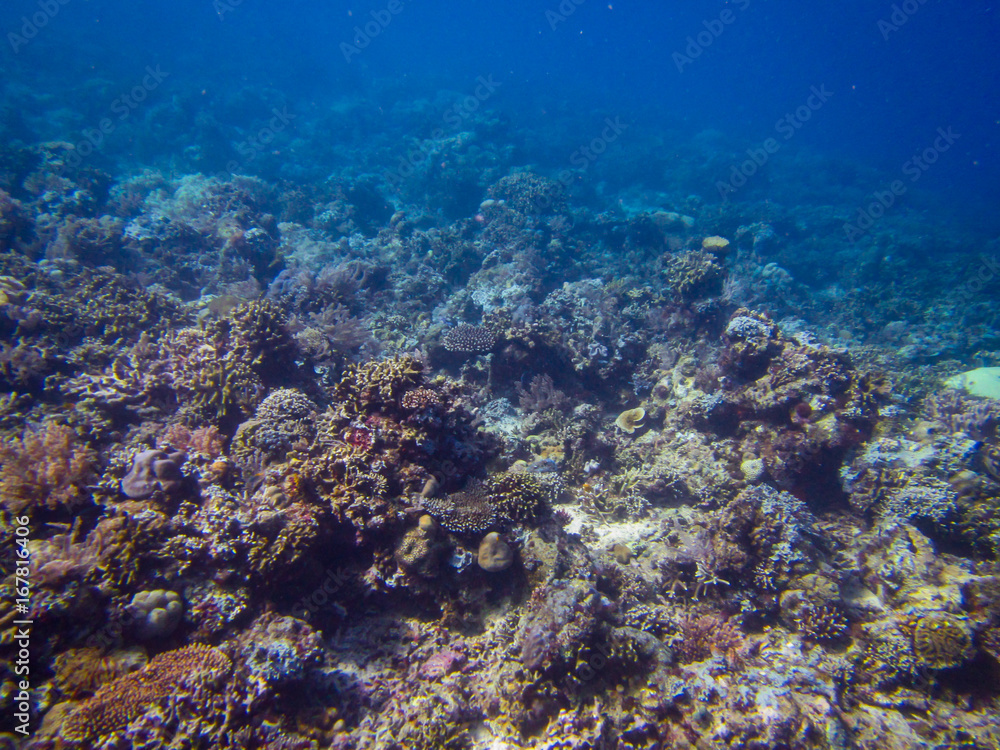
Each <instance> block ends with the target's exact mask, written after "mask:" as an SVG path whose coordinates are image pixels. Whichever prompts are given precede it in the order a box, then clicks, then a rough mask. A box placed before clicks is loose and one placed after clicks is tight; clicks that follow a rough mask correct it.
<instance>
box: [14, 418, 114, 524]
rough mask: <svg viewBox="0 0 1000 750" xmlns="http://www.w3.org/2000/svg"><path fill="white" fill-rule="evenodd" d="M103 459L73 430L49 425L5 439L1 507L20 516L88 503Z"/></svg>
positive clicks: (46, 422) (52, 422)
mask: <svg viewBox="0 0 1000 750" xmlns="http://www.w3.org/2000/svg"><path fill="white" fill-rule="evenodd" d="M96 459H97V454H96V453H95V452H94V451H93V450H92V449H90V448H88V447H87V446H85V445H82V444H81V443H80V441H79V439H78V438H77V436H76V433H75V432H74V431H73V430H72V429H71V428H70V427H68V426H66V425H64V424H59V423H58V422H56V421H54V420H51V419H50V420H46V421H45V422H43V423H42V425H40V426H38V427H32V426H31V425H28V426H26V427H25V428H24V430H23V431H22V432H21V434H20V435H12V434H10V433H8V434H7V435H6V436H4V437H3V438H2V439H0V504H2V505H3V507H5V508H7V509H8V510H10V511H12V512H14V513H21V512H23V511H26V510H30V509H32V508H34V507H45V508H53V509H55V508H71V509H72V508H74V507H77V506H79V505H82V504H84V503H86V502H87V501H88V499H89V495H88V493H87V491H86V485H87V483H88V482H90V481H91V480H92V479H93V478H94V468H95V464H96Z"/></svg>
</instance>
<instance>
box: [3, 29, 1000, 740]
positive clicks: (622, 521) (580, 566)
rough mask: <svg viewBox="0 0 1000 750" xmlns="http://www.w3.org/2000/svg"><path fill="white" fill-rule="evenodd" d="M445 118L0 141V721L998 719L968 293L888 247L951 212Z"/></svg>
mask: <svg viewBox="0 0 1000 750" xmlns="http://www.w3.org/2000/svg"><path fill="white" fill-rule="evenodd" d="M389 20H391V19H389ZM386 23H388V20H387V21H386ZM381 29H382V27H380V30H381ZM350 52H351V54H354V53H353V51H350ZM359 106H361V105H359ZM358 116H361V113H358ZM420 116H424V117H426V118H427V119H428V122H429V126H430V125H433V124H434V122H435V117H434V116H433V113H432V112H426V113H424V114H423V115H421V114H420V113H419V111H418V110H416V109H415V110H414V111H413V112H412V113H410V114H409V115H407V117H420ZM462 126H463V127H465V128H468V133H466V134H464V135H454V134H444V135H440V137H438V138H436V139H432V140H429V141H426V142H424V144H423V146H422V147H421V148H422V149H424V151H422V152H421V158H420V159H419V160H417V161H416V162H415V163H412V164H409V163H408V164H407V170H406V174H405V175H403V174H398V173H396V172H392V171H391V170H393V163H394V161H395V160H396V158H397V156H398V154H393V153H391V152H389V151H385V152H384V153H383V152H379V151H378V148H376V146H380V145H381V144H376V146H373V147H372V150H371V152H370V153H367V155H366V154H365V152H364V150H363V146H358V149H359V152H358V155H357V157H356V158H355V159H354V161H356V162H358V163H360V162H362V161H364V160H365V159H366V158H369V159H370V161H369V162H368V163H370V164H372V165H377V164H378V163H379V162H378V159H380V158H381V159H383V160H384V166H385V168H386V170H387V172H386V175H387V176H385V179H382V178H380V177H378V176H377V175H375V174H374V173H366V174H359V173H351V172H350V171H348V170H345V171H343V173H340V174H336V175H334V176H333V177H330V178H329V179H328V180H326V181H322V180H320V181H302V182H301V183H296V182H295V181H293V180H287V179H280V180H279V179H264V178H262V177H254V176H246V175H243V174H239V173H237V174H221V175H216V176H214V177H211V176H206V175H205V174H195V173H194V172H195V171H196V170H191V172H190V173H187V174H168V173H165V172H159V171H156V170H153V169H145V170H142V171H136V170H133V171H132V172H125V173H122V174H120V175H117V176H116V175H113V174H111V173H108V172H105V171H102V170H101V169H98V168H97V167H96V166H93V165H91V164H90V163H88V162H87V161H83V163H82V164H74V163H73V162H74V161H75V160H74V159H71V158H70V157H71V156H72V154H71V153H70V152H69V151H68V150H67V145H66V144H62V143H58V142H51V143H43V144H40V145H34V146H23V147H15V146H9V147H8V146H5V147H4V149H3V151H2V158H0V188H2V189H0V249H2V251H3V252H2V254H0V335H2V343H0V381H2V391H3V395H2V397H0V493H2V514H3V516H2V520H3V527H4V529H9V530H10V533H9V534H8V533H5V534H4V537H3V542H2V552H3V554H2V563H3V578H2V584H0V589H2V593H3V596H2V597H0V648H2V653H3V656H4V659H5V661H4V663H3V666H2V667H0V679H2V682H0V702H2V705H3V707H4V717H5V718H4V721H5V722H7V723H6V724H5V725H4V726H3V727H2V729H3V731H4V732H6V733H7V734H5V735H4V738H5V739H4V740H3V743H4V744H3V746H4V747H14V746H16V747H18V748H31V749H32V750H49V749H53V750H54V749H55V748H81V749H84V748H95V749H97V748H100V749H104V750H119V749H121V748H144V749H146V748H149V749H151V748H161V747H162V748H203V749H205V750H211V749H218V750H230V749H235V748H261V749H264V748H273V749H275V750H277V749H279V748H280V749H282V750H299V749H301V750H309V749H312V748H317V749H318V748H332V749H334V750H355V749H357V750H364V749H368V748H378V749H384V750H432V749H440V748H445V749H447V750H463V749H466V750H476V749H482V750H500V749H509V750H514V749H515V748H527V749H530V750H543V749H544V750H554V749H555V748H584V749H586V748H591V749H593V750H616V749H618V748H621V749H622V750H626V749H632V748H634V749H639V748H649V749H656V748H663V749H664V750H667V749H671V750H672V749H674V748H676V749H678V750H680V749H688V748H761V749H763V748H789V749H796V748H803V749H805V748H816V749H820V750H822V749H827V748H829V749H831V750H832V749H834V748H876V747H877V748H911V747H935V748H959V747H962V748H970V749H972V748H995V747H997V746H998V745H1000V661H998V660H1000V563H998V556H1000V401H998V400H997V398H998V397H1000V389H998V388H997V382H998V378H997V373H998V372H1000V370H998V368H997V365H998V364H1000V350H997V348H996V346H997V344H996V342H997V340H998V338H997V333H996V330H997V329H996V318H995V310H993V308H992V307H991V305H992V304H993V302H991V300H990V298H989V296H988V290H986V291H983V285H982V284H980V285H979V287H978V288H977V289H970V288H969V287H968V285H967V284H963V283H962V279H963V278H966V277H963V276H962V274H966V276H967V275H968V274H969V273H972V274H975V272H976V271H975V269H972V270H971V271H970V270H969V269H967V268H959V267H958V265H959V264H953V265H952V266H949V269H948V270H946V271H944V272H942V271H941V269H939V268H937V269H936V268H933V267H931V266H930V265H925V266H921V265H920V264H919V262H918V261H917V260H916V259H917V258H920V257H923V256H922V255H921V253H922V251H921V250H920V247H921V243H927V244H928V246H930V245H934V246H935V247H940V246H944V245H948V246H955V247H958V246H961V245H962V244H963V242H964V241H965V239H966V238H964V237H963V236H961V234H960V233H959V234H955V233H954V232H953V231H952V230H950V229H943V228H937V229H936V228H934V227H933V226H929V225H927V224H926V223H921V222H924V221H925V220H924V219H921V218H919V217H916V216H914V215H911V214H909V213H907V212H906V211H900V212H899V213H898V214H895V215H891V216H887V217H886V218H885V219H884V221H885V222H886V223H885V224H884V225H883V230H882V231H892V232H895V233H896V234H897V235H898V237H899V238H900V239H899V241H898V244H900V245H902V244H906V243H909V245H911V246H912V248H914V249H913V254H912V255H911V256H910V257H909V258H905V257H903V258H900V259H899V260H898V261H897V260H893V259H892V258H891V257H889V255H888V254H887V253H886V252H884V251H881V252H876V253H875V255H873V256H871V257H869V258H868V259H867V260H864V261H863V262H862V261H858V262H856V263H855V262H853V261H850V260H847V258H849V257H850V256H849V254H850V253H853V252H857V251H856V250H854V249H852V247H853V246H851V245H850V244H849V243H848V242H847V240H846V239H840V237H841V235H838V234H837V233H838V231H839V227H840V224H839V223H838V216H843V215H844V211H843V210H841V209H842V208H843V206H840V207H829V208H818V209H811V210H810V211H803V212H800V213H796V210H795V209H792V208H786V207H783V205H782V203H781V200H780V196H779V198H778V199H776V200H772V201H768V202H766V203H765V202H757V201H756V199H755V198H753V197H752V193H751V194H748V195H747V197H745V198H744V197H743V196H742V194H741V196H739V197H738V198H733V199H731V200H729V201H727V202H724V203H721V204H714V203H713V204H709V203H705V202H703V201H701V200H700V199H697V198H695V197H687V198H685V197H683V195H684V194H683V193H681V192H679V190H678V192H676V193H656V192H652V191H641V190H638V189H635V188H629V187H627V186H625V182H624V180H623V179H621V180H617V179H616V178H615V172H614V168H613V167H611V166H608V165H609V164H612V163H613V162H608V163H607V164H605V165H604V169H606V170H608V173H609V176H608V180H607V181H606V182H602V183H601V186H600V189H597V188H596V187H594V186H591V187H585V186H584V187H581V184H582V183H580V182H579V181H577V180H575V179H573V180H570V179H567V180H563V179H560V178H559V177H558V175H554V174H552V173H545V172H544V170H533V169H528V168H524V167H522V166H520V165H519V162H518V161H517V156H516V154H515V153H514V152H513V151H511V150H510V149H507V148H506V147H504V146H503V145H497V144H500V143H502V140H503V139H498V140H492V141H491V140H489V139H487V138H485V137H480V138H478V140H477V139H475V138H473V135H472V134H474V133H480V134H482V133H487V132H491V129H495V128H497V127H500V125H498V123H497V121H496V119H495V114H493V113H491V112H489V111H487V110H486V109H485V108H483V109H477V110H475V111H469V112H465V113H464V114H463V123H462ZM296 127H298V128H299V129H300V130H308V127H309V125H308V124H307V123H304V122H301V121H300V122H299V123H298V124H297V125H296ZM428 132H431V130H429V131H428ZM300 135H301V136H302V137H305V136H304V135H302V134H300ZM510 137H511V138H515V137H517V135H516V134H512V135H511V136H510ZM702 148H706V149H707V148H708V147H707V146H705V145H704V144H703V145H702ZM623 149H624V150H623V152H622V155H620V156H618V157H615V158H619V159H622V160H623V163H624V162H627V161H628V159H630V158H634V159H635V160H637V161H638V160H639V159H640V156H639V155H637V154H629V152H628V146H627V144H626V145H624V146H623ZM691 149H692V150H691V152H690V153H688V154H687V156H681V157H678V159H680V160H681V162H679V163H677V164H675V166H674V171H675V172H676V174H677V178H676V179H677V181H678V185H681V184H683V179H684V177H683V175H684V174H685V170H686V169H687V170H695V169H696V165H697V164H698V163H701V162H703V161H706V160H707V159H706V158H703V156H704V155H703V154H699V153H698V152H697V147H695V146H692V147H691ZM424 152H426V154H427V155H429V156H428V158H424V156H423V154H424ZM259 158H260V159H264V158H266V157H265V156H264V155H261V156H260V157H259ZM289 158H290V159H291V158H295V157H291V156H290V157H289ZM300 158H302V159H305V158H306V157H304V156H303V157H300ZM685 159H686V160H687V162H686V163H685V162H684V160H685ZM626 166H627V165H626ZM776 168H781V167H780V165H779V167H776ZM622 169H626V167H622ZM432 172H433V174H432ZM390 178H391V179H390ZM794 179H795V175H794V174H792V175H789V176H788V184H794ZM845 201H846V203H848V204H849V203H850V200H848V199H845ZM817 237H825V238H830V237H834V238H835V239H824V240H816V239H811V238H817ZM830 256H838V257H840V258H842V259H844V260H843V263H842V265H844V266H846V267H845V268H840V269H834V270H833V271H830V273H831V274H834V273H840V274H842V276H840V277H839V280H838V279H836V278H834V276H829V275H828V276H826V277H820V276H813V278H807V277H808V275H809V273H810V271H809V269H810V268H811V267H814V266H820V265H823V264H824V263H825V262H826V261H827V259H828V258H829V257H830ZM875 256H878V257H875ZM893 263H898V264H900V265H899V266H898V267H897V268H895V270H894V268H891V267H890V268H887V267H886V266H887V265H888V266H892V264H893ZM827 265H829V264H828V263H827ZM874 266H878V267H877V268H875V267H874ZM896 271H898V273H897V272H896ZM948 274H951V275H950V276H949V275H948ZM935 283H937V284H938V285H937V286H935ZM918 295H924V298H923V301H922V302H921V303H920V304H919V305H917V304H916V303H914V302H913V301H912V299H913V298H914V296H918ZM922 311H929V312H926V314H925V313H924V312H922ZM966 370H967V371H968V372H963V371H966ZM26 633H30V638H27V637H26V635H25V634H26ZM29 666H30V670H29Z"/></svg>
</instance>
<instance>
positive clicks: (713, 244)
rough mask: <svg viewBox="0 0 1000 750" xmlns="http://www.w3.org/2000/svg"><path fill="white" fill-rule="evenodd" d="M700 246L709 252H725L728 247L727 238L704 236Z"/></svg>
mask: <svg viewBox="0 0 1000 750" xmlns="http://www.w3.org/2000/svg"><path fill="white" fill-rule="evenodd" d="M701 247H702V249H703V250H709V251H710V252H725V251H726V250H728V249H729V240H727V239H726V238H725V237H718V236H712V237H706V238H705V239H703V240H702V241H701Z"/></svg>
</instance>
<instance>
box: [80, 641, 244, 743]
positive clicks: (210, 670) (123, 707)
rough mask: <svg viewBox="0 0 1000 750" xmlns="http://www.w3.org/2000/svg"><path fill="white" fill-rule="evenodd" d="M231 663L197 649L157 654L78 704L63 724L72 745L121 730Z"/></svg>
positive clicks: (215, 653)
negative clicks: (144, 713) (156, 705)
mask: <svg viewBox="0 0 1000 750" xmlns="http://www.w3.org/2000/svg"><path fill="white" fill-rule="evenodd" d="M231 668H232V660H231V659H230V658H229V657H228V656H226V655H225V654H224V653H223V652H222V651H219V650H218V649H216V648H212V647H211V646H205V645H202V644H198V645H195V646H184V647H183V648H179V649H175V650H173V651H167V652H166V653H163V654H160V655H159V656H157V657H156V658H154V659H153V660H152V661H150V662H149V664H147V665H146V666H145V667H143V668H142V669H140V670H139V671H138V672H132V673H131V674H127V675H124V676H122V677H118V678H116V679H114V680H112V681H111V682H109V683H107V684H105V685H104V686H102V687H101V688H100V689H99V690H98V691H97V692H96V693H94V695H93V697H91V698H89V699H87V700H86V701H84V702H83V703H81V704H80V705H79V706H78V707H77V708H76V710H75V711H73V713H72V714H71V715H70V716H69V717H67V719H66V722H65V724H63V727H62V730H63V737H64V738H65V739H66V740H68V741H70V742H80V743H90V742H94V741H97V740H99V739H101V738H106V737H109V736H111V735H112V734H115V733H118V732H122V731H124V730H125V729H126V728H127V727H128V725H129V723H130V722H132V721H133V720H135V719H136V718H138V717H139V716H141V715H142V714H143V712H144V711H145V710H146V709H147V708H148V707H149V705H150V704H151V703H153V702H156V701H160V700H163V699H164V698H167V697H169V696H171V695H173V694H175V693H176V692H177V691H178V690H179V689H180V688H185V687H186V688H189V689H196V688H198V687H200V686H203V685H206V684H209V683H211V682H213V681H215V680H218V679H220V678H221V677H223V676H225V675H226V674H227V673H228V672H229V670H230V669H231Z"/></svg>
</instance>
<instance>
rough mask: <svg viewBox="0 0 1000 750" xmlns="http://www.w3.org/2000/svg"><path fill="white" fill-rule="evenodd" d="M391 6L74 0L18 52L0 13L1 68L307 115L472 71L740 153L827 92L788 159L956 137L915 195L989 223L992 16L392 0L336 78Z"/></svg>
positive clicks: (539, 105) (945, 0)
mask: <svg viewBox="0 0 1000 750" xmlns="http://www.w3.org/2000/svg"><path fill="white" fill-rule="evenodd" d="M228 1H231V0H227V2H228ZM387 4H388V0H371V1H367V0H366V1H365V2H350V3H341V2H320V1H319V0H284V1H283V2H280V3H279V2H264V0H243V2H242V3H241V4H240V5H239V6H238V7H235V8H234V9H233V10H232V11H231V12H223V13H222V16H221V17H220V14H219V13H218V9H217V8H216V7H213V2H212V0H171V1H170V2H166V1H157V2H153V1H151V0H147V1H144V2H125V1H124V0H90V1H89V2H88V0H69V2H68V3H67V5H65V6H62V7H60V10H59V13H58V14H57V15H56V16H55V17H54V18H52V20H51V22H50V23H49V24H48V26H47V27H46V28H45V29H43V30H42V31H41V32H40V34H39V35H38V37H37V38H36V39H35V40H33V41H32V42H31V43H29V44H28V45H26V46H25V47H24V48H23V49H22V50H21V51H20V52H19V53H18V54H17V55H14V54H12V52H11V49H10V46H9V44H7V43H6V36H7V34H8V32H11V31H13V32H15V33H16V32H17V31H18V29H19V27H20V25H21V23H20V21H19V18H20V17H21V16H22V15H23V14H25V13H29V14H30V13H31V12H33V11H36V10H37V9H38V3H37V2H23V1H21V0H16V1H13V2H12V1H11V0H6V2H4V4H3V8H2V9H0V30H2V32H3V35H4V37H5V40H4V44H3V52H2V53H0V66H2V67H3V73H4V77H5V78H6V79H8V80H28V81H30V80H32V78H31V76H32V74H35V73H48V74H50V78H51V77H52V75H55V76H56V77H58V78H59V79H60V80H62V81H65V83H66V84H67V85H70V86H81V85H86V84H85V82H86V81H87V80H88V79H90V78H94V77H104V78H111V79H117V78H120V79H121V80H123V81H130V80H134V79H135V78H136V77H137V76H141V71H142V69H143V68H144V66H145V65H147V64H151V63H159V64H161V65H162V66H163V67H164V68H165V69H167V70H168V71H170V73H171V75H172V81H171V82H172V84H173V85H189V86H191V85H193V86H199V87H202V88H204V89H205V95H206V96H208V97H211V96H213V95H215V94H217V93H219V92H220V91H222V90H224V89H226V88H229V87H237V86H247V85H249V86H254V85H259V86H261V87H269V88H274V89H279V90H280V91H282V92H283V93H284V94H285V95H287V96H288V97H289V99H291V100H293V101H303V102H309V101H312V102H315V101H322V100H325V99H327V98H328V97H336V96H338V95H340V94H342V93H344V92H353V93H356V94H357V93H360V94H364V93H365V92H366V90H367V87H369V86H370V85H371V82H372V81H373V80H377V79H381V78H384V77H395V78H398V79H400V80H401V81H402V82H403V83H404V84H407V85H408V86H410V87H412V91H413V93H414V95H420V94H425V95H432V94H433V90H434V88H433V87H434V86H445V85H448V86H452V87H454V88H456V89H458V90H471V88H472V87H473V85H474V81H475V79H476V78H477V76H479V75H488V74H492V75H493V76H494V77H495V78H496V80H498V81H500V82H502V84H503V85H502V88H501V91H500V92H499V95H498V96H496V97H495V99H493V100H492V101H491V102H490V104H491V105H492V106H497V107H501V108H507V109H509V110H510V111H511V112H513V113H521V114H525V113H529V114H534V115H536V116H537V115H539V114H541V113H544V111H546V109H547V108H551V107H562V108H567V109H571V110H575V111H579V112H580V113H587V112H589V111H591V110H593V111H595V112H596V111H600V112H602V113H606V112H609V111H610V112H615V113H621V115H622V116H623V118H626V119H627V120H629V121H637V120H642V121H644V122H646V123H649V122H656V121H657V120H659V121H662V122H663V123H665V124H669V126H670V127H671V128H674V129H676V128H678V127H679V128H681V129H683V130H686V131H687V132H689V133H691V134H694V133H697V132H698V131H700V130H703V129H714V130H718V131H721V132H723V133H724V134H726V135H727V136H730V137H734V138H738V139H743V140H745V141H746V143H747V145H751V144H754V143H759V142H760V141H762V140H763V139H764V138H766V137H768V136H769V135H772V134H773V132H774V123H775V121H776V120H777V119H778V118H779V117H781V116H782V115H783V114H785V113H786V112H788V111H791V110H793V109H794V108H795V107H797V106H798V105H800V104H802V103H804V102H805V100H806V98H807V96H808V93H809V89H810V87H811V86H814V85H816V86H818V85H821V84H822V85H825V86H826V87H827V88H828V89H830V90H831V91H833V93H834V96H833V97H832V99H831V100H830V102H829V103H827V104H826V105H825V106H824V107H823V108H822V109H821V110H820V111H819V112H817V113H816V114H815V115H814V116H813V118H812V119H811V120H810V122H809V123H807V124H806V126H805V127H803V128H802V129H801V131H799V132H798V133H797V135H796V136H795V139H794V140H795V144H796V146H807V147H813V148H815V149H817V150H820V151H822V152H825V153H828V154H832V155H838V156H844V157H847V158H850V159H857V160H861V161H863V162H865V163H867V164H870V165H873V166H876V167H878V168H880V169H882V170H884V171H885V172H886V175H887V176H893V175H898V174H899V172H900V170H901V166H902V164H903V162H904V161H905V160H906V159H908V158H909V157H910V156H912V155H913V154H914V153H916V152H918V151H920V150H922V149H924V148H925V147H927V146H929V145H930V144H931V143H932V142H933V140H934V137H935V131H936V130H937V128H939V127H949V126H950V127H952V128H953V129H954V130H955V131H956V132H958V133H959V134H961V139H960V140H959V142H958V144H957V145H956V147H955V148H954V149H952V150H951V151H950V152H949V153H948V154H945V155H944V156H943V157H942V159H941V160H940V161H939V162H938V164H936V165H935V166H934V168H933V169H931V170H930V171H929V172H928V173H927V175H926V176H925V177H924V178H923V179H922V181H921V187H923V188H928V189H947V190H948V196H949V198H950V199H951V200H954V201H955V202H958V203H965V204H969V205H973V204H978V205H979V206H980V207H981V210H984V211H985V210H988V207H990V206H991V205H993V206H995V205H996V204H997V202H998V201H1000V152H998V129H1000V106H998V104H1000V97H998V94H997V92H998V83H1000V54H998V53H997V45H998V42H1000V23H998V13H997V9H996V7H995V3H990V2H985V1H984V0H963V2H958V0H927V2H926V3H924V4H923V5H919V7H918V10H917V11H916V12H915V13H914V14H913V15H912V17H910V18H909V20H908V21H907V22H906V24H905V25H903V26H902V27H901V28H900V29H899V30H898V31H897V32H894V33H891V34H890V36H889V38H888V39H884V38H883V33H882V32H881V31H880V30H879V28H878V25H877V24H878V21H879V19H888V18H889V17H890V14H891V12H892V6H893V3H892V2H888V1H885V2H871V1H870V0H841V1H840V2H837V3H808V4H804V3H801V2H792V1H791V0H787V1H786V0H770V1H768V0H749V1H748V2H746V1H745V0H744V1H741V2H733V3H719V2H695V1H690V2H662V3H660V2H657V3H654V2H637V1H636V0H615V1H614V2H612V3H606V2H603V3H602V2H597V0H584V1H583V2H582V4H581V5H579V6H573V5H572V3H569V2H567V3H564V5H563V7H564V8H565V7H574V8H575V10H574V12H573V13H572V14H571V15H569V16H568V18H567V20H566V21H565V22H563V23H560V24H558V26H557V27H556V28H555V29H552V28H551V27H550V23H549V21H548V20H547V18H546V11H547V10H553V11H558V9H559V3H558V2H556V1H555V0H549V1H547V2H546V1H542V0H538V1H537V2H530V1H528V0H507V1H506V2H503V3H499V2H489V3H487V2H476V1H475V0H464V1H463V2H453V1H450V0H449V1H446V2H440V1H437V2H431V0H402V4H403V10H402V12H401V13H399V14H398V15H396V16H394V17H393V19H392V22H391V23H390V24H389V25H388V26H387V27H386V28H385V29H384V30H383V31H382V33H381V34H380V35H379V37H378V38H376V39H374V40H373V41H372V43H371V44H370V45H369V46H368V47H367V48H366V49H365V50H364V51H363V53H362V54H360V55H358V56H357V57H356V58H355V59H354V60H353V61H352V62H351V63H350V64H348V63H346V62H345V60H344V58H343V55H342V54H341V51H340V44H341V43H342V42H350V41H351V39H352V36H353V28H354V26H355V25H357V24H362V23H363V22H364V21H366V20H368V19H369V18H370V16H369V15H368V14H369V13H370V11H372V10H382V9H384V8H385V7H386V6H387ZM744 6H745V8H744ZM726 8H728V9H730V10H731V11H732V13H733V14H734V15H735V22H734V23H732V24H731V25H729V26H727V27H726V28H725V30H724V31H723V33H722V34H721V36H719V37H718V38H717V39H715V40H714V41H713V43H712V44H711V45H710V46H709V47H707V48H706V49H704V51H703V53H702V54H701V55H700V57H699V58H698V59H697V60H695V61H694V62H693V63H692V64H690V65H689V66H687V68H686V69H685V70H684V71H683V72H682V73H681V72H678V70H677V67H676V65H675V64H674V62H673V60H672V54H673V53H675V52H683V51H684V49H685V47H686V45H687V41H686V39H687V37H688V36H694V35H697V34H698V33H699V32H700V31H702V30H703V29H704V26H703V23H704V22H705V21H709V20H711V19H716V18H718V17H719V15H720V13H721V11H722V10H723V9H726ZM38 80H39V81H41V80H43V79H42V78H39V79H38ZM37 85H43V84H41V83H38V84H37ZM53 96H54V97H56V98H57V97H58V96H59V92H58V91H54V92H53Z"/></svg>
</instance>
